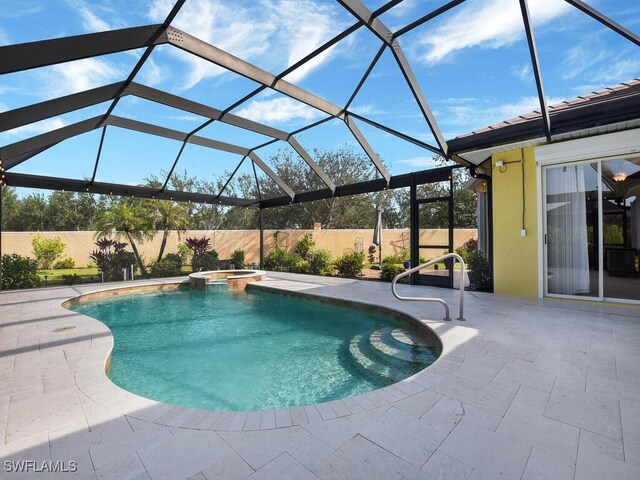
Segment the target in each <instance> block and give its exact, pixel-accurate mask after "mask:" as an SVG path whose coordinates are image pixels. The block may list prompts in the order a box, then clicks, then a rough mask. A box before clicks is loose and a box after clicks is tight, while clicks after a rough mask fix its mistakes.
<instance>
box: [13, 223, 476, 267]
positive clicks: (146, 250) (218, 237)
mask: <svg viewBox="0 0 640 480" xmlns="http://www.w3.org/2000/svg"><path fill="white" fill-rule="evenodd" d="M274 232H275V230H265V235H264V239H265V253H266V252H269V250H271V249H272V248H273V247H274V242H273V234H274ZM305 233H309V234H311V235H312V236H313V239H314V240H315V242H316V247H317V248H326V249H328V250H331V252H332V253H333V256H334V257H337V256H340V255H343V254H344V253H346V252H348V251H352V250H354V249H363V250H364V251H365V253H366V252H367V250H368V248H369V245H371V239H372V238H373V230H372V229H362V230H356V229H354V230H281V231H280V233H279V238H278V243H279V244H280V246H282V247H285V248H288V249H292V248H293V246H294V245H295V243H296V242H297V241H298V240H299V239H300V237H302V236H303V235H304V234H305ZM35 234H39V235H42V236H44V237H48V238H54V237H60V238H61V239H62V241H63V242H64V243H66V244H67V248H66V250H65V253H64V255H65V256H67V257H71V258H72V259H73V260H74V262H75V264H76V267H83V266H86V265H87V262H89V254H90V253H91V252H92V251H93V250H94V249H95V248H96V247H95V245H94V241H95V232H3V233H2V253H3V254H4V253H17V254H19V255H23V256H33V254H32V252H31V238H32V236H33V235H35ZM203 235H206V236H207V237H209V238H211V243H212V246H213V248H215V249H216V251H217V252H218V254H219V255H220V258H222V259H224V258H229V257H230V256H231V252H233V251H234V250H235V249H237V248H240V249H243V250H244V251H245V253H246V259H247V262H249V263H251V262H258V261H259V259H260V233H259V231H258V230H189V231H187V232H186V233H183V234H182V235H181V240H179V239H178V235H177V233H176V232H171V234H170V235H169V239H168V241H167V247H166V250H165V252H166V253H175V252H176V251H177V247H178V244H179V243H181V242H182V241H184V239H185V238H187V237H201V236H203ZM447 235H448V234H447V230H426V231H423V232H422V234H421V239H420V243H423V244H425V243H429V244H446V243H447ZM470 238H477V230H475V229H459V230H455V233H454V245H455V247H456V248H457V247H458V246H460V245H462V244H463V243H464V242H466V241H467V240H468V239H470ZM123 241H126V240H123ZM161 242H162V233H159V234H157V235H156V236H155V237H154V238H153V240H151V241H148V242H145V243H144V244H143V245H141V246H139V247H140V253H141V255H142V256H143V257H144V259H145V261H146V262H151V261H153V260H155V259H156V257H157V256H158V251H159V250H160V243H161ZM382 242H383V248H382V255H383V256H387V255H392V254H399V253H400V252H402V251H403V250H405V249H408V248H409V230H408V229H385V230H383V233H382ZM376 257H377V256H376Z"/></svg>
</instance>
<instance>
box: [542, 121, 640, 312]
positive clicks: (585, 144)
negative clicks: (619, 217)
mask: <svg viewBox="0 0 640 480" xmlns="http://www.w3.org/2000/svg"><path fill="white" fill-rule="evenodd" d="M639 138H640V128H636V129H633V130H626V131H623V132H615V133H609V134H603V135H596V136H592V137H587V138H581V139H577V140H567V141H564V142H557V143H551V144H547V145H542V146H539V147H535V153H534V156H535V160H536V180H537V182H536V184H537V214H538V245H539V248H538V298H545V297H556V298H569V299H573V300H576V299H578V300H585V301H588V300H591V301H600V302H603V301H604V302H606V301H611V302H616V303H628V304H633V305H638V304H640V301H638V300H630V299H624V298H611V297H605V296H604V257H603V250H604V247H603V242H604V239H603V230H602V219H603V213H602V187H601V178H602V175H601V173H602V161H604V160H611V159H615V158H623V157H627V156H630V155H631V156H636V155H638V154H640V141H639V140H638V139H639ZM594 162H598V180H599V181H598V230H599V233H598V237H599V238H598V252H599V253H598V256H599V261H598V264H599V275H598V277H599V278H598V293H599V297H583V296H578V295H558V294H547V293H546V292H547V278H546V277H547V274H546V244H545V241H544V235H545V233H546V210H545V208H544V207H545V196H544V190H545V188H544V185H543V183H546V182H545V179H544V177H545V176H544V175H543V168H544V167H551V166H560V165H570V164H576V163H594Z"/></svg>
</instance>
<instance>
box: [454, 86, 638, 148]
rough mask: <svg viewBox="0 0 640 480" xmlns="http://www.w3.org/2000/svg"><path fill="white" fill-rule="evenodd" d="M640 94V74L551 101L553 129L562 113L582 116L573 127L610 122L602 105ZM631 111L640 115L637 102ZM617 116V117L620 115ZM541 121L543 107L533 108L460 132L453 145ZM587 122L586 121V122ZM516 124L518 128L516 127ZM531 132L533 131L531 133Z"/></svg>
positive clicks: (470, 142) (632, 114) (470, 141)
mask: <svg viewBox="0 0 640 480" xmlns="http://www.w3.org/2000/svg"><path fill="white" fill-rule="evenodd" d="M639 95H640V78H636V79H633V80H630V81H628V82H623V83H620V84H618V85H615V86H613V87H608V88H604V89H602V90H598V91H595V92H592V93H590V94H587V95H581V96H579V97H576V98H572V99H570V100H566V101H564V102H561V103H558V104H555V105H550V106H549V107H548V108H549V116H550V117H551V128H552V133H555V128H554V122H553V120H554V117H556V118H560V117H562V119H563V121H565V120H566V119H567V118H569V117H580V119H581V123H580V124H575V125H572V126H573V128H576V129H577V128H578V127H581V126H584V127H587V126H589V125H588V124H589V123H594V122H595V123H596V124H603V123H607V119H606V118H605V117H606V115H605V114H606V113H607V110H608V109H607V108H599V106H603V107H604V106H606V105H607V104H612V105H613V103H618V104H619V103H620V102H621V101H624V99H625V98H627V97H637V96H639ZM587 110H588V111H589V114H588V115H587V116H586V117H585V116H584V113H586V112H587ZM628 113H629V115H631V116H635V117H640V111H639V110H638V109H637V108H636V107H635V104H633V105H631V104H630V105H629V111H628ZM616 119H617V117H616ZM533 123H535V124H539V126H542V116H541V114H540V111H539V110H537V111H533V112H529V113H526V114H523V115H520V116H518V117H515V118H511V119H509V120H504V121H502V122H500V123H496V124H494V125H491V126H489V127H486V128H482V129H480V130H475V131H473V132H471V133H467V134H464V135H460V136H458V137H455V138H454V139H452V140H450V143H451V145H460V146H462V145H464V147H465V148H469V147H472V146H473V145H472V143H473V139H474V138H477V140H480V139H482V140H483V141H482V143H485V144H486V143H487V141H489V142H490V137H492V136H493V135H494V133H495V134H497V133H505V134H506V131H505V132H503V131H504V130H505V129H508V128H507V127H510V129H511V130H513V131H514V133H515V131H516V128H517V127H524V126H525V124H533ZM582 123H584V125H582ZM514 127H516V128H514ZM517 130H518V132H520V133H521V134H522V133H523V131H524V128H517ZM530 133H531V132H530V131H529V132H528V134H530ZM522 139H524V138H512V139H510V140H522ZM501 140H505V138H501Z"/></svg>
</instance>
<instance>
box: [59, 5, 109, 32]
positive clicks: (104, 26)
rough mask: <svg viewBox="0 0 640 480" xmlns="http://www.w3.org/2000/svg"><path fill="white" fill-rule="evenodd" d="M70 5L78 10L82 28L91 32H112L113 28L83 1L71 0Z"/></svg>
mask: <svg viewBox="0 0 640 480" xmlns="http://www.w3.org/2000/svg"><path fill="white" fill-rule="evenodd" d="M68 3H70V4H71V5H73V6H74V7H75V9H76V10H77V12H78V14H79V15H80V18H82V26H83V27H84V28H85V30H88V31H90V32H103V31H105V30H111V29H112V27H111V25H109V24H108V23H107V22H105V21H104V20H103V19H101V18H100V17H99V16H98V15H97V14H96V13H95V12H93V11H92V10H91V9H90V8H89V6H88V5H87V4H86V3H85V2H83V1H81V0H73V1H72V0H69V1H68Z"/></svg>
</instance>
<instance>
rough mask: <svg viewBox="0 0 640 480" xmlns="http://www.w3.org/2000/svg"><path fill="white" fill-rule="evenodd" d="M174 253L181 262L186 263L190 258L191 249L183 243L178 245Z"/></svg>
mask: <svg viewBox="0 0 640 480" xmlns="http://www.w3.org/2000/svg"><path fill="white" fill-rule="evenodd" d="M176 253H177V255H179V256H180V257H182V260H183V262H185V263H186V261H187V260H188V259H189V257H190V256H191V249H190V248H189V247H187V246H186V245H185V244H184V243H181V244H180V245H178V249H177V252H176Z"/></svg>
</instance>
